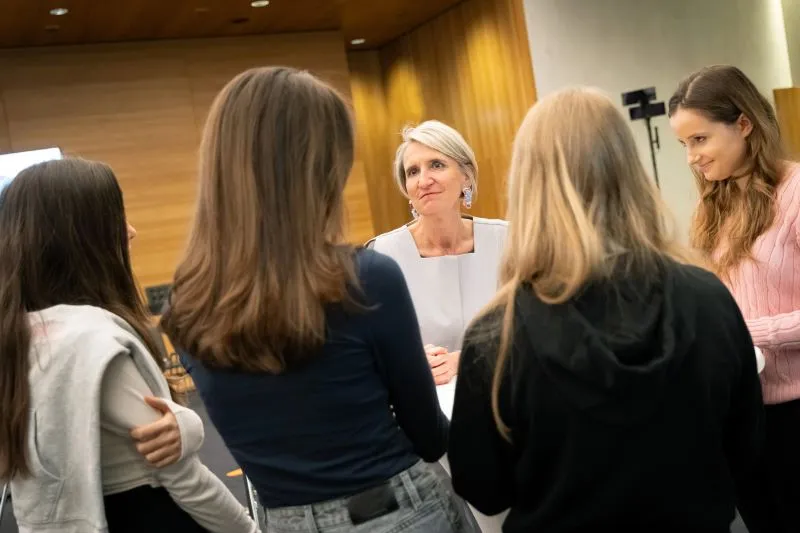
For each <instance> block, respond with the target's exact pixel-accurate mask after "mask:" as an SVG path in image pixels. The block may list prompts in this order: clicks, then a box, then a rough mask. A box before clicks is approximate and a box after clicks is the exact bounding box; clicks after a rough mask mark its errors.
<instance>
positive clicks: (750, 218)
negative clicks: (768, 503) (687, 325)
mask: <svg viewBox="0 0 800 533" xmlns="http://www.w3.org/2000/svg"><path fill="white" fill-rule="evenodd" d="M669 115H670V124H671V126H672V128H673V130H674V131H675V134H676V135H677V137H678V140H679V141H680V142H681V144H683V145H684V146H685V147H686V154H687V159H688V163H689V165H690V167H691V169H692V172H693V173H694V175H695V177H696V178H697V186H698V190H699V193H700V202H699V204H698V206H697V209H696V211H695V216H694V220H693V223H692V228H691V241H692V244H693V245H694V246H695V247H696V248H697V249H698V250H699V251H700V252H702V253H703V254H704V255H705V258H706V259H707V260H708V261H709V263H710V264H711V265H712V267H713V268H714V269H715V270H716V272H717V274H718V275H719V276H720V278H721V279H722V280H723V281H724V282H725V283H726V284H727V286H728V288H729V289H730V290H731V292H732V293H733V295H734V297H735V298H736V301H737V302H738V304H739V307H740V308H741V310H742V314H743V315H744V317H745V319H746V321H747V325H748V328H749V330H750V334H751V336H752V338H753V343H754V344H755V345H756V346H757V347H759V348H760V349H761V350H762V351H763V353H764V357H765V359H766V366H765V368H764V370H763V372H762V374H761V382H762V388H763V396H764V402H765V404H766V407H765V410H766V440H767V453H766V457H765V465H766V473H767V476H768V478H769V480H770V484H771V487H772V492H773V493H774V495H773V497H774V501H775V503H776V513H777V517H778V518H779V519H780V520H781V521H782V522H783V525H784V529H785V530H786V531H797V530H800V518H796V517H794V518H793V517H792V513H791V511H792V510H794V511H795V514H796V509H797V505H798V502H800V481H798V480H799V479H800V244H799V243H800V220H799V219H798V216H800V166H798V165H797V164H794V163H790V162H788V161H786V160H785V159H784V156H783V151H782V149H781V139H780V131H779V128H778V121H777V119H776V117H775V112H774V110H773V108H772V106H771V105H770V103H769V102H768V101H767V99H766V98H764V96H762V95H761V94H760V93H759V92H758V89H757V88H756V87H755V85H753V83H752V82H751V81H750V80H749V79H748V78H747V77H746V76H745V75H744V74H743V73H742V72H741V71H740V70H739V69H737V68H736V67H732V66H722V65H720V66H711V67H706V68H704V69H701V70H699V71H697V72H695V73H694V74H692V75H691V76H689V77H688V78H686V79H685V80H683V81H682V82H681V84H680V85H679V86H678V89H677V91H676V92H675V94H674V95H673V96H672V98H671V99H670V101H669ZM789 520H791V522H790V521H789Z"/></svg>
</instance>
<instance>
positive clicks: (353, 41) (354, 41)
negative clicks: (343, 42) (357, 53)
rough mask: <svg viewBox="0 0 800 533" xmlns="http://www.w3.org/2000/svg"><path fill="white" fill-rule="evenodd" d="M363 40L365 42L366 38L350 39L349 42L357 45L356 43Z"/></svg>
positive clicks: (362, 42) (360, 42)
mask: <svg viewBox="0 0 800 533" xmlns="http://www.w3.org/2000/svg"><path fill="white" fill-rule="evenodd" d="M365 42H367V40H366V39H353V40H352V41H350V44H356V45H358V44H364V43H365Z"/></svg>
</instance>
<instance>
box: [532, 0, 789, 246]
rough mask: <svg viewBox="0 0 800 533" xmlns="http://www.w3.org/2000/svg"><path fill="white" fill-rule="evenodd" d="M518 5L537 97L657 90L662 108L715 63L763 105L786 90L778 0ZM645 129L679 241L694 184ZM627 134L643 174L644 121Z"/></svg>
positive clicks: (675, 148)
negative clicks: (593, 90)
mask: <svg viewBox="0 0 800 533" xmlns="http://www.w3.org/2000/svg"><path fill="white" fill-rule="evenodd" d="M787 1H790V2H797V0H787ZM524 4H525V16H526V20H527V26H528V38H529V40H530V46H531V57H532V59H533V71H534V77H535V78H536V88H537V92H538V95H539V97H540V98H541V97H542V96H545V95H546V94H548V93H550V92H552V91H554V90H557V89H559V88H562V87H564V86H568V85H578V84H580V85H592V86H595V87H599V88H600V89H603V90H604V91H606V92H608V93H610V95H611V97H612V98H614V99H615V100H616V101H618V102H620V94H621V93H622V92H625V91H630V90H635V89H639V88H643V87H649V86H655V87H656V91H657V96H658V100H660V101H664V102H666V101H668V100H669V97H670V96H671V94H672V92H673V91H674V89H675V87H676V85H677V83H678V82H679V81H680V79H681V78H683V77H684V76H686V75H687V74H689V73H691V72H692V71H693V70H696V69H698V68H700V67H702V66H705V65H709V64H714V63H730V64H734V65H736V66H738V67H739V68H741V69H742V70H743V71H744V72H745V73H746V74H747V75H748V76H749V77H750V78H751V79H752V80H753V81H754V82H755V83H756V85H758V87H759V89H760V90H761V91H762V92H763V93H764V94H765V95H766V96H768V97H769V98H770V100H771V99H772V89H774V88H776V87H786V86H789V85H790V84H791V73H790V68H789V56H788V51H787V44H786V34H785V31H784V23H783V11H782V7H781V0H701V1H697V0H524ZM620 107H621V102H620ZM625 113H626V116H627V111H625ZM653 123H654V125H656V126H658V129H659V133H660V137H661V150H660V151H659V152H658V154H657V156H656V157H657V163H658V171H659V178H660V181H661V190H662V192H663V194H664V198H665V199H666V201H667V203H668V204H669V206H670V208H671V209H672V211H673V213H674V214H675V216H676V219H677V222H678V231H680V233H681V236H685V235H686V234H687V231H688V226H689V222H690V218H691V213H692V211H693V209H694V204H695V202H696V199H697V194H696V191H695V186H694V182H693V178H692V176H691V173H690V172H689V170H688V168H687V166H686V159H685V155H684V153H683V150H682V148H681V146H680V145H679V144H678V142H677V141H676V140H675V139H674V137H673V136H672V132H671V131H670V129H669V122H668V120H667V118H666V117H659V118H656V119H654V120H653ZM631 127H632V129H633V132H634V135H635V136H636V139H637V142H638V143H639V150H640V153H641V156H642V158H643V162H644V163H645V168H647V169H648V170H649V169H651V168H652V165H651V163H650V152H649V149H648V146H647V144H648V143H647V130H646V128H645V126H644V122H643V121H637V122H634V123H632V124H631Z"/></svg>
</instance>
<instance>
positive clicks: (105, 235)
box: [0, 159, 163, 480]
mask: <svg viewBox="0 0 800 533" xmlns="http://www.w3.org/2000/svg"><path fill="white" fill-rule="evenodd" d="M0 250H2V253H0V309H2V313H0V405H2V409H0V479H2V480H8V479H10V478H12V477H15V476H17V475H28V474H29V473H30V469H29V463H28V453H27V445H26V443H27V432H28V409H29V403H30V399H29V391H30V384H29V382H28V368H29V351H30V349H31V328H30V326H29V322H28V320H29V319H28V313H30V312H35V311H40V310H43V309H46V308H48V307H52V306H55V305H60V304H67V305H92V306H95V307H100V308H103V309H106V310H107V311H110V312H112V313H114V314H116V315H118V316H119V317H121V318H122V319H124V320H125V321H126V322H128V324H130V325H131V327H132V328H133V329H134V330H135V331H136V332H137V333H138V335H139V336H140V337H141V339H142V341H143V342H144V343H145V345H146V346H147V348H148V349H149V350H150V353H151V354H152V355H153V357H154V359H156V361H157V362H158V363H159V365H160V366H162V367H163V358H162V357H160V355H163V354H159V352H158V349H157V348H156V346H155V343H154V342H153V339H152V337H151V333H150V330H149V318H148V314H147V311H146V308H145V305H144V302H143V301H142V296H141V292H140V291H139V288H138V286H137V284H136V281H135V279H134V276H133V271H132V269H131V262H130V256H129V253H128V232H127V222H126V218H125V208H124V206H123V198H122V190H121V189H120V187H119V184H118V183H117V179H116V177H115V176H114V173H113V172H112V171H111V168H109V167H108V166H107V165H105V164H103V163H98V162H93V161H85V160H82V159H64V160H58V161H49V162H46V163H39V164H37V165H34V166H32V167H29V168H27V169H25V170H23V171H22V172H20V174H19V175H18V176H17V177H16V178H15V179H14V180H13V181H12V182H11V184H10V185H9V186H8V187H7V188H6V189H5V190H4V191H3V193H2V197H1V199H0ZM77 408H79V407H76V409H77Z"/></svg>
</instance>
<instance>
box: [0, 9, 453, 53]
mask: <svg viewBox="0 0 800 533" xmlns="http://www.w3.org/2000/svg"><path fill="white" fill-rule="evenodd" d="M459 1H460V0H425V1H424V2H417V1H410V2H409V1H408V0H380V1H374V0H272V1H271V2H270V5H269V6H267V7H263V8H253V7H251V6H250V1H249V0H129V1H118V2H114V1H110V0H59V1H58V2H56V1H52V0H47V1H42V0H3V2H2V17H0V47H8V48H13V47H20V48H21V47H27V46H42V45H46V46H51V45H63V44H89V43H102V42H120V41H137V40H153V39H188V38H204V37H229V36H239V35H254V34H275V33H290V32H307V31H325V30H341V31H342V41H341V42H345V43H347V44H348V45H349V43H350V40H351V39H355V38H363V39H366V41H367V42H366V43H365V45H364V46H367V47H377V46H380V45H382V44H384V43H386V42H388V41H390V40H391V39H393V38H395V37H397V36H399V35H402V34H403V33H405V32H407V31H409V30H411V29H413V28H415V27H416V26H418V25H420V24H422V23H423V22H424V21H426V20H429V19H430V18H431V17H433V16H435V15H437V14H439V13H442V12H443V11H445V10H447V9H448V8H450V7H452V6H453V5H455V4H457V3H458V2H459ZM54 7H63V8H67V9H69V13H68V14H66V15H63V16H53V15H51V14H50V9H52V8H54Z"/></svg>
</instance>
